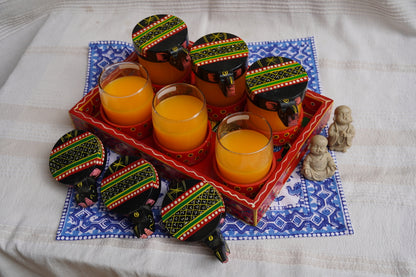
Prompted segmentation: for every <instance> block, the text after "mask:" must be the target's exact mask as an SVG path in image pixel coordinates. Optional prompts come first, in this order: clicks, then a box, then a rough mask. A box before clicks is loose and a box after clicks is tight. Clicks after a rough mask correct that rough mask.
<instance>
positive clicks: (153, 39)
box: [132, 14, 189, 62]
mask: <svg viewBox="0 0 416 277" xmlns="http://www.w3.org/2000/svg"><path fill="white" fill-rule="evenodd" d="M132 39H133V44H134V47H135V49H136V52H137V54H138V55H140V56H142V57H143V58H145V59H148V60H150V61H155V62H164V61H169V60H170V59H171V58H172V56H174V57H176V56H177V55H178V54H180V53H185V54H186V55H187V54H188V50H187V48H188V43H189V41H188V28H187V26H186V24H185V22H184V21H183V20H182V19H180V18H178V17H176V16H174V15H168V14H158V15H152V16H149V17H146V18H145V19H143V20H142V21H140V22H139V23H137V25H136V26H135V27H134V28H133V31H132Z"/></svg>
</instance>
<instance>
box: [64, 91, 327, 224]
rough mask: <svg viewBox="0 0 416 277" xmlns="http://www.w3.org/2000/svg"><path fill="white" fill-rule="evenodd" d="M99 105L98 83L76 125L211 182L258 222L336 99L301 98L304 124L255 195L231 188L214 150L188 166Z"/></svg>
mask: <svg viewBox="0 0 416 277" xmlns="http://www.w3.org/2000/svg"><path fill="white" fill-rule="evenodd" d="M100 105H101V102H100V96H99V90H98V87H95V88H94V89H92V90H91V91H90V92H89V93H88V94H87V95H86V96H84V97H83V98H82V99H81V100H80V101H79V102H78V103H77V104H76V105H75V106H74V107H73V108H72V109H70V110H69V114H70V117H71V119H72V121H73V123H74V126H75V128H77V129H82V130H88V131H90V132H92V133H94V134H96V135H97V136H99V137H100V138H101V139H102V141H103V142H104V144H105V145H106V146H108V147H109V148H110V149H112V150H113V151H115V152H117V153H119V154H122V155H141V156H142V157H143V158H145V159H147V160H148V161H150V162H152V163H153V164H154V166H155V167H156V168H157V170H158V172H159V174H160V175H161V176H162V177H165V178H183V177H185V176H189V177H192V178H197V179H201V180H205V181H208V182H211V183H212V184H213V185H214V186H215V187H216V188H217V189H218V190H219V192H220V193H221V194H222V196H223V198H224V201H225V204H226V207H227V212H229V213H230V214H233V215H234V216H236V217H238V218H240V219H242V220H243V221H245V222H247V223H248V224H251V225H257V223H258V222H259V220H260V218H261V217H262V216H263V215H264V213H265V212H266V210H267V209H268V207H269V206H270V204H271V203H272V201H273V200H274V199H275V198H276V196H277V195H278V194H279V192H280V190H281V188H282V187H283V185H284V183H285V182H286V180H287V179H288V177H289V176H290V174H291V173H292V171H293V170H294V169H295V167H296V166H297V164H298V163H299V161H300V160H301V159H302V157H303V156H304V154H305V153H306V151H307V146H308V145H309V139H310V138H311V136H312V135H314V134H318V133H320V132H321V130H322V128H323V127H324V126H325V125H326V124H327V122H328V119H329V117H330V113H331V109H332V105H333V100H332V99H329V98H327V97H325V96H322V95H320V94H317V93H315V92H312V91H310V90H308V91H307V92H306V95H305V98H304V100H303V102H302V105H303V110H304V123H303V124H302V125H303V127H302V128H301V130H300V133H299V135H298V137H297V138H296V140H295V141H294V142H293V143H292V144H291V146H290V148H282V149H281V150H280V151H279V152H276V153H275V157H276V161H277V162H276V168H275V169H274V170H273V172H272V174H271V175H270V178H269V179H268V180H267V181H266V182H265V184H264V185H263V186H262V188H261V190H260V191H259V192H258V193H257V195H256V196H255V197H254V198H250V197H247V196H245V195H243V194H241V193H239V192H237V191H235V190H232V189H230V188H229V187H227V186H226V185H224V184H223V183H222V182H221V180H220V179H219V177H218V176H217V175H216V174H215V171H214V169H213V163H212V158H213V150H211V151H210V153H209V154H208V157H207V158H206V159H204V160H203V161H202V162H200V163H199V164H196V165H193V166H188V165H186V164H183V163H181V162H178V161H176V160H174V159H172V158H170V157H169V156H167V155H165V154H164V153H162V152H160V151H158V150H157V149H156V147H155V143H154V141H153V138H152V136H149V137H147V138H145V139H143V140H137V139H135V138H133V137H132V136H130V135H128V134H125V133H123V132H121V131H120V130H118V129H117V128H114V127H112V126H111V125H109V124H107V123H105V121H104V120H103V119H102V117H101V114H100ZM214 139H215V138H214ZM214 145H215V143H211V146H212V149H213V148H214Z"/></svg>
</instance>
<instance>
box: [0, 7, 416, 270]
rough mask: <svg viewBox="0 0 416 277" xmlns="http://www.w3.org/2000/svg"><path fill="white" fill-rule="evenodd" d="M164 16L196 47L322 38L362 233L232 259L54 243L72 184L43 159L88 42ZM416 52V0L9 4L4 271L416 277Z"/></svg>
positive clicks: (3, 23)
mask: <svg viewBox="0 0 416 277" xmlns="http://www.w3.org/2000/svg"><path fill="white" fill-rule="evenodd" d="M157 13H170V14H174V15H177V16H179V17H180V18H182V19H183V20H184V21H185V22H186V23H187V25H188V28H189V32H190V34H189V35H190V39H191V40H195V39H197V38H199V37H201V36H203V35H205V34H208V33H211V32H216V31H224V32H230V33H234V34H237V35H239V36H240V37H241V38H243V39H244V40H245V41H250V42H254V41H264V40H282V39H291V38H299V37H309V36H314V38H315V43H316V47H317V53H318V62H319V68H320V80H321V85H322V92H323V94H325V95H326V96H328V97H330V98H332V99H334V101H335V106H339V105H348V106H349V107H351V109H352V111H353V118H354V122H353V124H354V127H355V129H356V137H355V139H354V141H353V146H352V147H351V148H350V149H349V150H348V152H347V153H337V160H338V166H339V171H340V176H341V179H342V183H343V187H344V192H345V197H346V200H347V203H348V208H349V211H350V215H351V221H352V225H353V227H354V231H355V234H354V235H350V236H340V237H331V238H326V237H322V238H293V239H274V240H257V241H229V242H228V243H229V246H230V248H231V252H232V253H231V256H230V261H229V263H227V264H221V263H219V262H218V261H217V260H216V259H215V258H213V256H212V254H211V253H210V252H209V251H208V250H207V249H206V247H204V246H202V245H200V244H194V243H191V244H184V243H181V242H179V241H176V240H173V239H161V238H152V239H148V240H140V239H96V240H84V241H73V242H72V241H71V242H69V241H56V240H55V234H56V230H57V227H58V223H59V219H60V215H61V211H62V207H63V201H64V199H65V195H66V188H65V187H64V186H61V185H59V184H57V183H56V182H55V181H54V180H53V178H52V177H51V176H50V173H49V170H48V155H49V152H50V150H51V147H52V146H53V144H54V143H55V141H56V140H57V139H58V138H59V137H60V136H61V135H62V134H64V133H66V132H67V131H69V130H71V129H72V128H73V127H72V123H71V120H70V118H69V116H68V110H69V109H70V108H71V107H72V106H73V105H74V104H75V103H76V102H77V101H78V100H79V99H80V97H81V95H82V91H83V88H84V83H85V75H86V67H87V50H88V43H89V42H90V41H98V40H124V41H130V36H131V30H132V28H133V26H134V25H135V24H136V23H137V22H138V21H139V20H141V19H143V18H145V17H147V16H149V15H152V14H157ZM415 49H416V2H415V1H387V0H384V1H377V0H374V1H370V0H366V1H330V2H329V1H328V2H327V1H306V0H304V1H237V0H235V1H179V0H176V1H175V0H171V1H77V0H72V1H51V0H49V1H47V0H44V1H42V0H37V1H23V0H15V1H7V0H6V1H5V0H3V1H0V61H1V63H0V73H1V74H0V124H1V130H2V132H1V134H0V158H1V163H0V183H1V185H0V275H1V276H37V275H38V276H87V275H90V276H266V275H268V276H394V275H397V276H415V275H416V251H415V249H416V217H415V213H416V204H415V203H416V202H415V198H416V181H415V180H416V173H415V172H416V159H415V156H416V123H415V119H416V109H415V104H416V94H415V93H414V89H415V87H416V51H415ZM331 120H332V119H331Z"/></svg>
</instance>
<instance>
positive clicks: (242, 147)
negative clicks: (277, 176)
mask: <svg viewBox="0 0 416 277" xmlns="http://www.w3.org/2000/svg"><path fill="white" fill-rule="evenodd" d="M220 141H221V144H222V145H223V146H225V147H226V148H227V149H228V150H231V151H232V152H231V151H228V150H226V149H224V148H223V147H221V146H220V145H218V144H219V143H218V142H217V147H216V160H217V166H218V169H219V171H220V173H221V174H222V175H223V177H225V178H226V179H228V180H230V181H232V182H235V183H237V184H250V183H254V182H256V181H259V180H261V179H262V178H263V177H264V176H266V175H267V173H268V172H269V169H270V166H271V164H272V159H273V148H272V147H273V146H272V144H271V143H269V140H268V138H267V137H266V136H264V135H263V134H261V133H259V132H257V131H254V130H244V129H242V130H237V131H233V132H231V133H228V134H226V135H225V136H223V137H222V138H221V139H220ZM266 145H267V147H265V146H266ZM262 148H264V149H262ZM253 152H255V153H253ZM250 153H251V154H250Z"/></svg>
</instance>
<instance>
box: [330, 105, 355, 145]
mask: <svg viewBox="0 0 416 277" xmlns="http://www.w3.org/2000/svg"><path fill="white" fill-rule="evenodd" d="M351 122H352V117H351V109H350V108H349V107H348V106H344V105H343V106H339V107H337V108H336V109H335V112H334V122H333V123H332V124H331V126H329V131H328V135H329V136H328V144H329V149H331V150H335V151H341V152H346V151H347V149H348V148H350V147H351V144H352V139H353V138H354V136H355V129H354V126H353V125H352V124H351Z"/></svg>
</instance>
